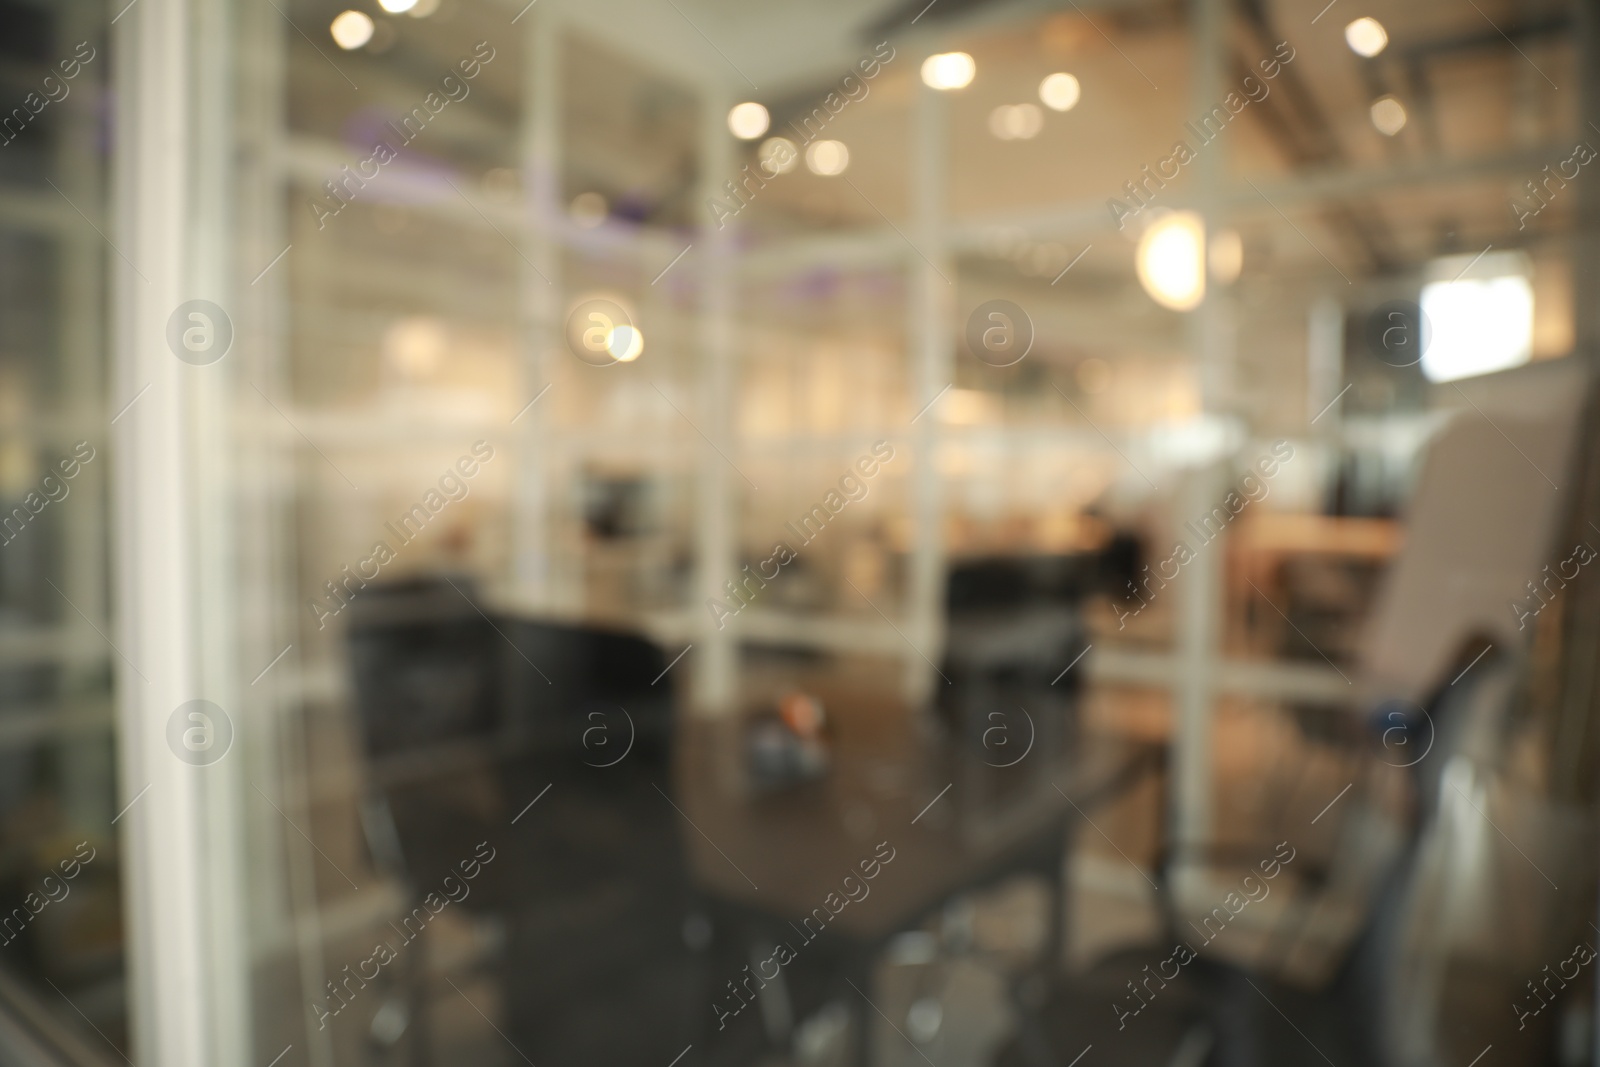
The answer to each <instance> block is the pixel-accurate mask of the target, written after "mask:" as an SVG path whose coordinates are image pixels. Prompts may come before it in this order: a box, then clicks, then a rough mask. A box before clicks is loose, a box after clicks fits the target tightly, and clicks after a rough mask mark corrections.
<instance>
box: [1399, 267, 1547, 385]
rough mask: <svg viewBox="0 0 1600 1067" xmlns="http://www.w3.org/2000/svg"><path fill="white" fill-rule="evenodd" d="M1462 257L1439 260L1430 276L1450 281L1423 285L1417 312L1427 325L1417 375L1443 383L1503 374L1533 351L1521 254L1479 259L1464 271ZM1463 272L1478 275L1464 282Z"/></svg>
mask: <svg viewBox="0 0 1600 1067" xmlns="http://www.w3.org/2000/svg"><path fill="white" fill-rule="evenodd" d="M1464 258H1466V257H1453V258H1450V259H1442V260H1439V261H1438V262H1436V263H1435V264H1434V271H1433V272H1434V273H1435V274H1436V275H1438V276H1441V277H1445V278H1453V279H1454V280H1453V281H1439V282H1432V283H1430V284H1428V285H1424V286H1423V287H1422V301H1421V303H1422V314H1423V316H1424V317H1425V320H1426V321H1427V323H1428V324H1429V326H1430V327H1431V330H1430V332H1429V334H1428V335H1427V337H1428V340H1427V347H1426V348H1424V349H1423V351H1422V373H1423V374H1424V375H1426V376H1427V378H1428V380H1429V381H1433V382H1448V381H1454V380H1455V379H1457V378H1468V377H1471V376H1472V375H1475V374H1488V373H1490V372H1491V371H1497V370H1505V369H1506V368H1507V367H1516V366H1520V365H1522V364H1523V363H1526V362H1528V358H1529V356H1530V355H1532V353H1533V286H1532V285H1530V284H1529V282H1528V271H1529V267H1528V261H1527V257H1526V256H1524V255H1522V254H1521V253H1516V252H1512V253H1507V254H1506V255H1504V256H1501V255H1499V254H1496V255H1494V256H1488V257H1484V258H1483V259H1482V260H1480V261H1479V262H1478V263H1477V264H1471V263H1469V264H1467V265H1466V268H1463V267H1462V265H1461V262H1460V260H1461V259H1464ZM1463 269H1470V270H1472V272H1473V273H1474V274H1480V275H1482V277H1479V278H1470V279H1463V278H1461V277H1459V275H1460V273H1461V272H1462V270H1463Z"/></svg>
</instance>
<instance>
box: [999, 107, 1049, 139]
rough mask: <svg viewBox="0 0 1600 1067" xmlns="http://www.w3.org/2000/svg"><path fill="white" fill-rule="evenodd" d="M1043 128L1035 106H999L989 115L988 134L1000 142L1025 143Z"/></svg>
mask: <svg viewBox="0 0 1600 1067" xmlns="http://www.w3.org/2000/svg"><path fill="white" fill-rule="evenodd" d="M1043 128H1044V113H1043V112H1042V111H1040V110H1039V107H1038V105H1037V104H1001V105H1000V106H999V107H997V108H995V109H994V110H993V111H991V112H990V113H989V132H990V133H992V134H994V135H995V136H996V137H998V138H1000V140H1002V141H1027V140H1030V139H1032V138H1033V137H1036V136H1038V133H1039V131H1040V130H1041V129H1043Z"/></svg>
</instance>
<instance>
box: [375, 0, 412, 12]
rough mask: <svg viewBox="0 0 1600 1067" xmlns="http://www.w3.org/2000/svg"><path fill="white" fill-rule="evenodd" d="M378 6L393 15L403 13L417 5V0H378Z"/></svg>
mask: <svg viewBox="0 0 1600 1067" xmlns="http://www.w3.org/2000/svg"><path fill="white" fill-rule="evenodd" d="M378 6H379V7H381V8H383V9H384V10H385V11H387V12H388V13H389V14H391V15H402V14H404V13H405V12H407V11H410V10H411V9H412V8H414V7H416V6H417V0H378Z"/></svg>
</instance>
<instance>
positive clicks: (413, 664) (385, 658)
mask: <svg viewBox="0 0 1600 1067" xmlns="http://www.w3.org/2000/svg"><path fill="white" fill-rule="evenodd" d="M452 582H453V583H454V585H453V586H452V584H451V583H452ZM470 596H473V587H472V584H471V582H470V581H467V580H466V579H462V578H453V579H448V580H446V579H442V578H440V579H431V578H430V579H413V580H407V581H404V582H397V583H393V584H387V585H376V586H372V587H371V588H368V589H364V590H362V591H361V595H360V596H358V597H357V598H356V599H355V600H354V601H352V604H351V607H352V618H351V625H350V633H349V641H350V665H351V671H352V675H353V681H354V689H355V703H356V709H357V714H358V715H359V717H360V722H361V731H362V737H363V741H364V744H365V748H366V753H367V756H368V758H369V759H372V760H375V761H376V760H383V759H385V758H387V757H393V756H398V755H403V754H406V753H410V752H418V751H425V750H428V749H430V748H435V747H437V746H440V745H447V744H451V743H458V742H466V741H487V740H489V739H491V738H492V737H493V736H494V735H495V734H496V733H498V732H500V731H501V729H502V728H503V725H504V722H503V716H502V692H501V690H502V686H501V673H502V672H501V668H500V660H501V658H502V654H501V642H500V639H499V638H498V637H497V636H496V635H495V632H494V627H493V625H492V624H491V623H490V622H489V620H488V619H486V618H485V617H484V616H483V615H482V614H480V613H479V611H478V610H477V608H476V607H474V605H473V602H472V601H470V600H469V599H468V597H470Z"/></svg>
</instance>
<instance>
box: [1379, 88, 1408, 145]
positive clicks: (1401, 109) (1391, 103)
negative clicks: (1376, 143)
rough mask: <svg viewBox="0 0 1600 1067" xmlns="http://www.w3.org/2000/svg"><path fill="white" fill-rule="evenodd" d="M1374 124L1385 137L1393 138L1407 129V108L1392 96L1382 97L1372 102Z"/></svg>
mask: <svg viewBox="0 0 1600 1067" xmlns="http://www.w3.org/2000/svg"><path fill="white" fill-rule="evenodd" d="M1372 124H1373V125H1374V126H1376V127H1377V128H1378V132H1379V133H1381V134H1383V135H1384V136H1385V137H1393V136H1394V135H1395V134H1397V133H1399V132H1400V131H1401V130H1403V129H1405V128H1406V109H1405V106H1404V105H1402V104H1401V103H1400V101H1398V100H1396V99H1395V98H1394V97H1392V96H1380V97H1379V98H1378V99H1376V100H1374V101H1373V102H1372Z"/></svg>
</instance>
